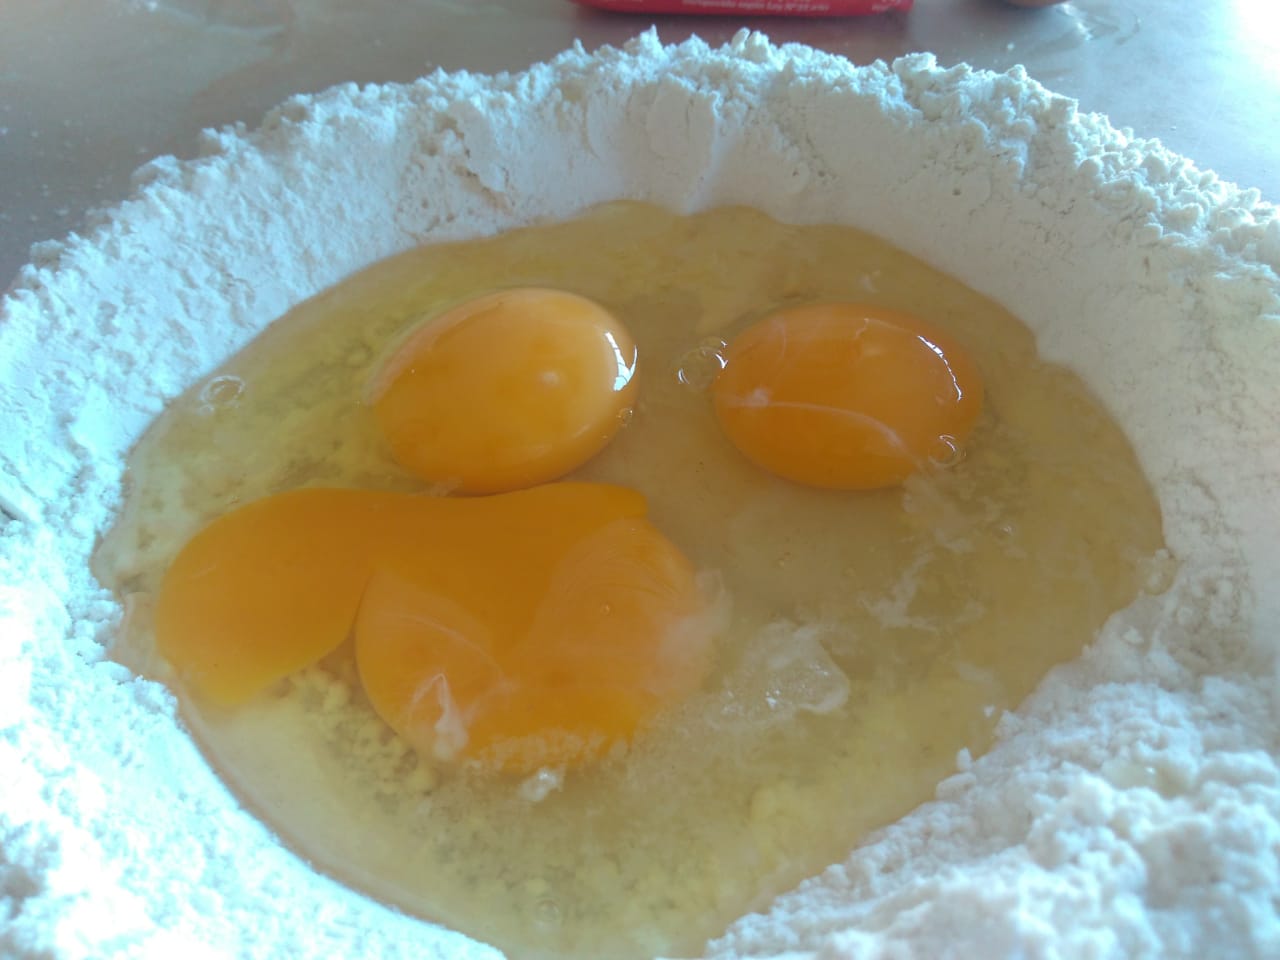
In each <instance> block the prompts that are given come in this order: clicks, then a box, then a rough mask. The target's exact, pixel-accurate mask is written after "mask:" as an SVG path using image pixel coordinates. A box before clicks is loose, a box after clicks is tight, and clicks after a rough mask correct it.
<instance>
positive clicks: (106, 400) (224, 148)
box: [0, 33, 1280, 960]
mask: <svg viewBox="0 0 1280 960" xmlns="http://www.w3.org/2000/svg"><path fill="white" fill-rule="evenodd" d="M135 186H136V189H135V191H134V194H133V196H132V197H131V198H130V199H129V200H128V201H126V202H125V203H123V204H122V205H120V206H119V207H117V208H115V209H113V210H110V211H107V212H105V213H102V214H100V215H98V216H97V218H96V220H95V221H94V222H93V224H92V225H91V228H90V229H89V230H88V231H87V233H86V235H84V236H71V237H69V238H67V239H66V240H64V241H62V242H58V243H50V244H45V245H42V246H39V247H37V248H35V249H34V250H33V251H32V257H33V263H32V265H30V266H29V267H27V268H25V269H24V270H23V271H22V273H21V274H20V276H19V277H18V278H17V280H16V282H15V284H14V286H13V287H12V288H11V290H10V291H9V293H8V295H7V297H6V299H5V300H4V301H3V304H2V305H0V422H2V423H3V424H4V426H3V429H0V505H2V506H3V508H4V511H5V513H4V515H3V517H2V518H0V570H2V575H0V784H2V785H3V786H2V787H0V955H3V956H6V957H19V958H28V957H29V958H35V957H41V958H44V957H53V958H81V957H84V958H89V957H94V958H98V957H145V958H151V957H155V958H169V957H183V958H197V960H198V958H205V957H209V958H212V957H238V956H263V957H277V956H289V957H300V958H307V957H317V958H318V957H339V956H340V957H357V956H358V957H370V958H391V957H414V958H422V957H432V956H437V957H446V956H448V957H485V956H494V955H495V954H494V953H493V951H491V950H489V949H488V948H485V947H482V946H479V945H476V944H473V943H469V942H468V941H466V940H465V939H464V938H462V937H460V936H457V935H455V934H452V933H449V932H447V931H444V930H440V929H438V928H434V927H431V926H429V925H426V924H423V923H421V922H419V921H417V920H413V919H409V918H406V917H403V916H400V915H398V914H396V913H395V912H393V911H391V910H389V909H386V908H384V907H382V906H380V905H378V904H376V903H373V902H371V901H369V900H367V899H365V898H363V897H361V896H359V895H356V894H353V893H351V892H349V891H347V890H345V889H344V888H342V887H340V886H338V885H337V884H335V883H333V882H331V881H329V880H327V879H325V878H324V877H321V876H318V875H316V874H315V873H313V872H311V871H310V870H309V869H308V868H307V866H306V865H305V864H304V863H302V862H300V861H299V860H298V859H297V858H295V857H294V856H293V855H292V854H290V853H289V852H287V851H286V850H284V849H282V848H281V847H280V846H279V845H278V844H277V843H275V842H274V841H273V838H272V837H271V835H270V834H269V833H268V832H267V831H266V830H265V829H264V828H263V827H262V826H261V825H260V824H259V823H258V822H257V821H256V820H255V819H254V818H253V817H252V816H250V815H249V814H248V813H247V812H245V811H244V810H242V809H240V808H239V807H238V806H237V804H236V803H235V801H234V800H233V798H232V797H231V795H230V794H229V793H228V792H227V790H226V789H225V787H224V786H223V784H222V783H221V782H220V781H219V780H218V778H217V777H216V776H215V775H214V774H213V773H212V772H211V771H210V769H209V768H208V767H207V765H206V764H205V763H204V762H203V760H202V759H201V757H200V756H199V754H198V753H197V752H196V750H195V749H194V748H193V746H192V744H191V742H190V740H189V739H188V738H187V737H186V736H185V735H184V734H183V732H182V731H181V729H180V728H179V727H178V725H177V723H176V722H175V719H174V702H173V699H172V697H171V696H170V694H169V693H168V692H167V691H166V690H165V689H163V688H161V687H159V686H157V685H155V684H154V683H151V682H147V681H142V680H139V679H137V678H136V677H134V676H132V675H131V674H130V673H129V672H128V671H126V670H125V669H124V668H122V667H120V666H118V665H115V664H113V663H111V662H109V661H107V660H105V659H104V657H103V648H104V644H105V643H106V642H107V640H108V638H109V636H110V635H111V632H112V630H113V627H114V625H115V624H116V623H117V622H118V618H119V616H120V611H119V610H118V608H117V607H116V606H115V604H114V603H113V602H112V600H111V599H110V597H109V596H108V595H106V594H105V593H104V591H103V590H102V589H101V588H100V587H99V586H98V585H97V584H96V583H95V582H94V580H93V579H92V577H91V576H90V573H89V569H88V557H89V554H90V551H91V549H92V547H93V544H94V538H95V536H96V535H97V534H98V533H99V532H100V531H102V530H103V529H105V527H106V526H107V525H108V524H109V523H110V520H111V516H112V510H113V508H114V507H115V505H116V504H117V502H118V498H119V492H120V482H121V467H122V461H123V457H124V455H125V453H126V450H127V449H128V447H129V445H130V444H131V443H132V441H133V440H134V439H135V438H136V437H137V436H138V435H139V433H140V432H141V431H142V430H143V429H144V428H145V426H146V424H147V423H148V421H149V419H150V418H151V417H153V416H154V415H155V414H156V413H157V412H158V411H159V410H160V409H161V407H162V406H163V404H164V403H165V402H166V400H168V399H169V398H171V397H172V396H174V394H175V393H177V392H178V391H180V390H181V389H182V388H183V387H184V386H185V385H187V384H188V383H190V382H191V381H192V380H193V379H195V378H196V377H198V376H199V375H200V374H202V373H204V372H205V371H207V370H209V369H210V368H211V367H212V366H213V365H214V364H215V363H217V362H218V361H220V360H221V359H222V358H224V357H225V356H226V355H227V354H228V353H229V352H230V351H232V350H235V349H236V348H238V347H240V346H241V345H243V344H244V343H245V342H246V341H248V340H249V339H250V338H251V337H252V336H253V335H254V334H255V333H256V332H257V331H258V330H260V329H261V328H262V327H263V326H264V325H265V324H267V323H269V322H270V321H271V320H272V319H273V318H275V317H277V316H278V315H280V314H281V313H282V312H284V311H285V310H286V309H287V308H288V307H289V306H290V305H292V304H294V303H297V302H298V301H299V300H301V299H303V298H305V297H307V296H309V295H311V294H313V293H315V292H317V291H318V290H320V289H322V288H324V287H326V286H328V285H330V284H332V283H334V282H335V281H337V280H339V279H340V278H342V277H343V276H345V275H347V274H349V273H351V272H352V271H354V270H356V269H358V268H360V267H362V266H364V265H366V264H368V263H369V262H371V261H373V260H375V259H377V258H381V257H384V256H387V255H389V254H392V253H395V252H397V251H400V250H403V249H405V248H406V247H408V246H410V245H413V244H416V243H419V242H421V241H424V240H441V239H454V238H463V237H470V236H475V235H479V234H485V233H491V232H494V231H498V230H501V229H505V228H508V227H512V226H516V225H520V224H525V223H528V222H530V221H533V220H536V219H539V218H546V217H562V216H567V215H570V214H572V213H575V212H577V211H579V210H581V209H582V208H584V207H586V206H588V205H590V204H594V203H597V202H601V201H604V200H609V199H615V198H620V197H634V198H642V199H647V200H651V201H655V202H658V203H662V204H666V205H668V206H671V207H674V208H677V209H682V210H694V209H699V208H703V207H707V206H711V205H716V204H723V203H748V204H751V205H754V206H757V207H760V208H762V209H764V210H765V211H767V212H769V213H771V214H773V215H774V216H777V217H780V218H782V219H787V220H792V221H826V220H836V221H841V222H847V223H851V224H854V225H857V226H861V227H864V228H866V229H870V230H872V231H874V232H877V233H879V234H880V235H882V236H884V237H885V238H886V239H888V240H890V241H891V242H894V243H896V244H898V245H899V246H902V247H903V248H905V249H907V250H908V251H910V252H912V253H914V254H916V255H918V256H920V257H922V258H924V259H925V260H927V261H929V262H931V263H932V264H934V265H936V266H938V267H941V268H943V269H945V270H947V271H949V272H951V273H953V274H955V275H957V276H959V277H960V278H962V279H963V280H965V281H966V282H967V283H968V284H969V285H970V286H973V287H975V288H977V289H979V290H981V291H982V292H984V293H986V294H988V295H991V296H993V297H995V298H996V299H998V300H1000V301H1001V302H1003V303H1004V304H1005V305H1006V306H1008V307H1009V308H1010V309H1011V310H1012V311H1013V312H1014V313H1016V314H1018V315H1020V316H1021V317H1023V318H1024V319H1025V320H1026V322H1027V323H1028V324H1030V325H1031V326H1032V327H1033V328H1034V329H1035V330H1036V331H1037V334H1038V337H1039V340H1040V344H1041V348H1042V350H1043V352H1044V353H1045V354H1046V355H1047V356H1048V357H1050V358H1051V359H1054V360H1057V361H1060V362H1064V363H1067V364H1069V365H1071V366H1073V367H1075V368H1076V369H1078V370H1079V371H1080V372H1081V373H1082V374H1083V375H1084V376H1085V377H1086V379H1087V380H1088V381H1089V382H1090V383H1091V384H1092V386H1093V387H1094V388H1095V390H1096V391H1097V393H1098V394H1099V396H1100V397H1101V398H1102V399H1103V400H1104V402H1105V403H1106V404H1107V405H1108V406H1109V407H1110V408H1111V410H1112V411H1113V412H1114V414H1115V415H1116V416H1117V418H1118V419H1119V420H1120V422H1121V423H1122V424H1123V425H1124V426H1125V427H1126V429H1127V430H1128V431H1129V434H1130V436H1131V437H1132V439H1133V441H1134V444H1135V446H1136V448H1137V450H1138V453H1139V456H1140V457H1141V460H1142V463H1143V465H1144V467H1145V468H1146V470H1147V472H1148V475H1149V477H1150V479H1151V481H1152V483H1153V485H1154V486H1155V488H1156V490H1157V492H1158V494H1159V497H1160V500H1161V503H1162V505H1163V509H1164V514H1165V524H1166V531H1165V532H1166V538H1167V541H1168V544H1169V547H1170V551H1171V556H1170V557H1169V558H1167V563H1165V564H1158V565H1156V566H1154V567H1153V568H1152V570H1151V578H1152V586H1153V588H1154V589H1157V590H1158V589H1159V588H1161V587H1164V586H1166V585H1167V586H1168V589H1167V591H1165V592H1163V593H1157V594H1154V595H1152V596H1148V597H1145V598H1144V599H1142V600H1140V601H1138V602H1137V603H1136V604H1135V605H1134V606H1133V607H1131V608H1129V609H1127V610H1125V611H1122V612H1121V613H1119V614H1117V615H1116V616H1115V617H1114V618H1113V619H1112V620H1111V621H1110V622H1109V623H1108V625H1107V627H1106V628H1105V629H1104V630H1103V631H1102V634H1101V635H1100V636H1099V637H1098V639H1097V642H1096V643H1095V644H1094V645H1093V646H1092V647H1091V648H1090V649H1089V651H1088V652H1087V653H1086V654H1085V655H1084V656H1083V657H1082V658H1081V659H1080V660H1079V661H1077V662H1075V663H1073V664H1070V665H1068V666H1066V667H1063V668H1061V669H1059V670H1057V671H1055V672H1054V673H1053V674H1052V675H1050V676H1049V677H1048V678H1047V680H1046V681H1045V682H1044V683H1043V684H1042V686H1041V688H1040V689H1039V690H1038V692H1037V693H1036V694H1035V695H1034V696H1033V697H1032V698H1031V699H1030V701H1029V702H1027V703H1026V704H1024V705H1023V707H1022V708H1021V709H1020V710H1019V711H1018V712H1017V713H1016V714H1010V715H1007V716H1006V717H1005V718H1004V719H1003V721H1002V724H1001V738H1000V740H999V742H998V743H997V745H996V746H995V748H994V749H993V750H992V751H991V752H990V753H989V754H988V755H986V756H984V757H983V758H981V759H979V760H976V761H975V760H972V759H971V758H969V757H968V756H967V755H964V754H962V755H961V756H960V757H958V758H957V768H958V769H957V772H956V773H955V775H954V776H952V777H950V778H949V779H948V780H946V781H945V782H944V783H942V784H941V785H940V787H939V788H938V791H937V797H936V800H935V802H932V803H930V804H928V805H926V806H925V807H923V808H921V809H919V810H917V811H916V812H914V813H913V814H911V815H910V816H908V817H907V818H906V819H904V820H903V821H901V822H899V823H897V824H895V825H893V826H892V827H890V828H888V829H886V830H884V831H882V832H880V833H879V834H877V835H875V836H874V837H872V838H871V839H870V841H869V842H868V843H867V844H866V845H865V846H863V847H862V848H860V849H858V850H856V851H853V852H851V853H850V855H849V856H848V858H847V860H846V861H845V862H843V863H841V864H838V865H835V866H833V867H831V868H830V869H829V870H827V871H826V872H824V873H823V874H822V875H820V876H817V877H814V878H812V879H811V880H809V881H808V882H806V883H805V884H803V885H802V886H801V887H800V888H799V889H797V890H795V891H794V892H792V893H790V894H788V895H786V896H784V897H782V898H780V899H779V900H778V901H777V902H776V903H775V904H774V905H773V906H772V907H771V908H770V909H769V911H768V912H767V913H763V914H761V915H758V916H749V917H745V918H743V919H741V920H740V921H739V922H738V923H737V924H735V925H734V926H733V927H732V928H731V929H730V930H729V931H728V932H727V934H726V935H725V936H724V937H723V938H721V939H719V940H717V941H715V942H713V943H712V944H710V945H709V947H708V952H709V956H711V957H764V956H787V957H797V958H798V957H819V956H820V957H824V958H838V957H859V958H861V957H897V956H907V955H910V956H929V957H949V956H955V957H967V956H983V957H1056V956H1063V957H1080V956H1089V957H1143V956H1151V957H1179V956H1196V955H1211V956H1214V957H1247V956H1260V957H1261V956H1280V920H1278V918H1277V902H1276V891H1277V890H1280V768H1278V767H1277V759H1276V758H1277V748H1278V746H1277V731H1278V730H1280V723H1278V719H1277V709H1276V706H1277V697H1276V688H1277V656H1276V644H1277V641H1278V640H1280V590H1277V589H1276V587H1275V584H1276V583H1277V582H1280V380H1278V379H1277V371H1280V279H1278V277H1277V273H1278V272H1280V217H1278V216H1277V212H1276V209H1275V208H1274V207H1273V206H1271V205H1269V204H1266V203H1262V202H1261V201H1260V199H1259V197H1258V195H1257V193H1256V191H1248V190H1240V189H1238V188H1237V187H1235V186H1233V185H1230V184H1227V183H1223V182H1221V181H1220V180H1218V179H1217V178H1216V177H1215V176H1214V175H1213V174H1211V173H1204V172H1201V171H1200V170H1197V169H1196V168H1195V167H1194V166H1193V165H1192V164H1191V163H1190V162H1188V161H1187V160H1185V159H1183V158H1180V157H1176V156H1173V155H1171V154H1170V153H1168V152H1167V151H1166V150H1164V149H1163V148H1162V147H1161V146H1160V145H1159V144H1156V143H1153V142H1150V141H1142V140H1136V139H1134V138H1133V136H1132V135H1131V134H1130V133H1128V132H1121V131H1117V130H1115V129H1113V128H1112V127H1111V126H1110V125H1109V124H1108V123H1107V122H1106V120H1105V119H1103V118H1100V117H1097V116H1084V115H1081V114H1079V113H1078V112H1077V111H1076V109H1075V106H1074V104H1073V103H1072V102H1070V101H1068V100H1065V99H1063V98H1061V97H1057V96H1054V95H1053V94H1051V93H1049V92H1048V91H1046V90H1044V89H1043V88H1042V87H1041V86H1039V85H1038V84H1036V83H1035V82H1033V81H1031V80H1029V79H1027V77H1026V76H1025V75H1024V74H1023V73H1021V72H1019V71H1016V70H1015V71H1013V72H1011V73H1009V74H1006V75H994V74H990V73H982V72H975V71H972V70H970V69H968V68H965V67H957V68H954V69H948V70H944V69H941V68H939V67H938V66H937V65H936V63H935V62H934V61H933V60H932V59H931V58H929V57H927V56H917V57H909V58H906V59H904V60H900V61H898V62H896V63H894V64H893V65H891V66H886V65H884V64H880V63H878V64H874V65H872V66H869V67H865V68H854V67H852V66H850V65H849V64H848V63H847V62H846V61H844V60H841V59H839V58H836V57H832V56H827V55H824V54H820V53H816V52H814V51H812V50H808V49H803V48H797V47H784V48H776V47H774V46H771V45H770V44H769V43H768V41H767V40H766V39H765V38H764V37H761V36H759V35H747V34H745V33H744V34H742V35H740V36H738V37H737V38H735V39H734V41H733V42H732V43H731V44H729V45H728V46H727V47H725V48H724V49H720V50H711V49H708V48H707V47H706V46H705V45H703V44H701V43H699V42H697V41H691V42H689V43H686V44H683V45H681V46H679V47H670V48H664V47H662V46H661V45H660V44H659V42H658V40H657V38H656V36H654V35H652V34H651V35H647V36H643V37H641V38H639V39H638V40H636V41H634V42H633V43H632V44H630V45H629V46H628V47H627V48H626V49H625V50H621V51H618V50H611V49H606V50H602V51H600V52H598V53H596V54H593V55H588V54H586V53H585V52H583V51H582V50H581V49H576V50H572V51H570V52H567V53H566V54H564V55H563V56H561V57H559V58H558V59H556V60H555V61H554V62H552V63H550V64H546V65H540V66H536V67H533V68H532V69H530V70H529V71H527V72H525V73H521V74H517V75H510V76H508V75H502V76H497V77H480V76H470V75H466V74H455V75H445V74H435V75H432V76H430V77H427V78H425V79H423V80H420V81H418V82H417V83H414V84H411V85H407V86H385V87H367V88H362V89H357V88H356V87H353V86H352V87H343V88H338V89H334V90H331V91H329V92H327V93H323V94H320V95H318V96H314V97H304V98H298V99H295V100H292V101H290V102H288V103H286V104H284V105H283V106H281V107H280V108H278V109H277V110H275V111H273V112H272V113H271V114H270V115H268V117H267V118H266V120H265V121H264V123H263V125H262V126H261V127H260V128H259V129H258V130H256V131H252V132H249V131H246V130H244V129H234V130H225V131H222V132H218V133H210V134H208V135H207V137H206V140H205V149H204V155H203V156H202V157H200V158H199V159H196V160H194V161H191V162H186V163H179V162H177V161H175V160H173V159H171V158H164V159H160V160H156V161H154V162H152V163H151V164H149V165H147V166H146V167H144V168H142V169H141V170H140V171H139V172H138V173H137V176H136V181H135ZM1050 628H1051V625H1047V626H1046V629H1050ZM1028 642H1034V638H1028ZM850 802H851V803H856V802H857V798H856V797H851V798H850Z"/></svg>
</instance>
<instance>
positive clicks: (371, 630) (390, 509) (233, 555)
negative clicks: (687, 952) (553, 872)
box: [155, 483, 719, 772]
mask: <svg viewBox="0 0 1280 960" xmlns="http://www.w3.org/2000/svg"><path fill="white" fill-rule="evenodd" d="M645 512H646V505H645V500H644V498H643V496H641V495H640V494H638V493H636V492H635V491H632V490H628V489H625V488H622V487H615V486H610V485H605V484H580V483H559V484H550V485H546V486H542V487H535V488H533V489H529V490H524V491H519V492H516V493H511V494H504V495H499V496H492V497H477V498H444V497H431V496H420V495H414V494H401V493H385V492H375V491H361V490H333V489H306V490H296V491H292V492H289V493H283V494H279V495H276V496H273V497H268V498H266V499H264V500H260V501H257V502H254V503H251V504H249V505H247V506H244V507H241V508H240V509H237V510H235V511H232V512H231V513H228V514H226V515H224V516H222V517H220V518H218V519H217V520H215V521H213V522H212V523H211V524H209V526H207V527H205V528H204V529H203V530H202V531H201V532H200V533H199V534H197V535H196V536H195V537H194V538H193V539H192V540H191V541H190V542H189V543H188V544H187V546H186V547H184V549H183V550H182V551H181V553H180V554H179V555H178V557H177V559H176V560H175V561H174V563H173V565H172V567H171V568H170V569H169V571H168V573H167V574H166V576H165V578H164V581H163V583H162V585H161V589H160V593H159V596H158V598H157V605H156V614H155V626H156V640H157V646H158V648H159V650H160V652H161V653H162V654H163V655H164V656H165V658H166V659H167V660H168V661H169V662H170V663H171V664H172V665H173V667H174V668H175V670H176V672H177V673H178V675H179V677H180V678H181V680H182V681H183V682H184V683H185V684H187V685H188V686H189V687H190V688H191V689H192V690H193V692H194V693H195V694H196V695H198V696H200V697H201V698H204V699H205V700H206V701H209V702H211V703H214V704H218V705H221V706H234V705H237V704H240V703H243V702H245V701H247V700H248V699H250V698H251V697H253V696H254V695H256V694H258V693H260V692H262V691H263V690H265V689H266V688H268V687H269V686H270V685H271V684H272V683H274V682H276V681H278V680H280V679H282V678H283V677H286V676H288V675H289V674H290V673H293V672H294V671H296V670H299V669H301V668H303V667H306V666H308V665H309V664H312V663H315V662H316V661H317V660H319V659H320V658H322V657H324V656H325V655H326V654H328V653H330V652H331V651H333V650H334V649H336V648H337V647H338V646H339V645H341V644H342V643H343V642H344V640H346V639H347V638H348V636H351V635H352V634H354V638H355V656H356V664H357V667H358V670H359V674H360V678H361V682H362V684H363V686H364V688H365V691H366V693H367V694H368V696H369V699H370V701H371V702H372V704H373V706H374V708H375V710H376V711H377V712H378V714H379V715H380V716H381V717H382V718H383V719H384V720H385V721H386V722H387V723H388V724H389V725H390V726H391V727H392V728H393V729H395V730H396V731H397V732H398V733H399V734H400V735H401V736H403V737H404V738H405V739H406V740H407V741H408V742H409V743H411V744H412V745H413V746H414V747H415V748H417V749H418V750H420V751H422V752H423V753H425V754H427V755H430V756H433V757H435V758H437V759H440V760H446V761H449V760H461V759H468V760H478V761H480V762H483V763H487V764H489V765H491V766H493V767H494V768H496V769H501V770H505V771H509V772H529V771H532V770H536V769H538V768H540V767H544V766H565V765H571V764H576V763H579V762H582V761H585V760H589V759H592V758H594V757H597V756H599V755H601V754H602V753H603V752H605V751H607V750H609V749H610V748H611V747H613V746H614V745H615V744H617V743H619V742H623V741H626V740H627V739H628V738H630V737H631V736H632V735H633V734H634V733H635V732H636V731H637V730H639V729H640V728H641V727H642V726H643V725H644V724H645V723H646V722H648V721H649V720H651V719H652V718H653V717H654V716H655V715H656V713H657V712H658V711H659V710H660V709H662V708H663V707H664V706H665V705H667V704H669V703H671V702H673V700H675V699H676V698H679V697H682V696H684V695H686V694H687V693H689V692H691V691H692V690H693V689H695V688H696V687H697V686H698V685H699V684H700V683H701V681H702V679H703V677H704V675H705V673H706V671H707V669H708V667H709V659H710V653H711V645H712V641H713V638H714V636H715V634H716V633H717V631H718V630H719V623H718V614H717V613H716V609H717V604H716V603H714V602H713V599H712V598H709V597H707V596H705V595H704V593H703V591H701V590H700V589H699V586H698V583H697V581H696V578H695V575H694V571H693V568H692V566H691V565H690V563H689V561H688V560H687V559H686V558H685V557H684V556H683V554H681V552H680V551H679V550H678V549H677V548H676V547H675V546H674V545H673V544H672V543H671V542H670V541H668V540H667V539H666V538H665V537H664V536H663V535H662V534H661V533H660V532H659V531H658V530H657V529H656V528H655V527H654V526H653V525H652V524H651V523H650V522H649V521H648V520H647V519H646V517H645Z"/></svg>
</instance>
